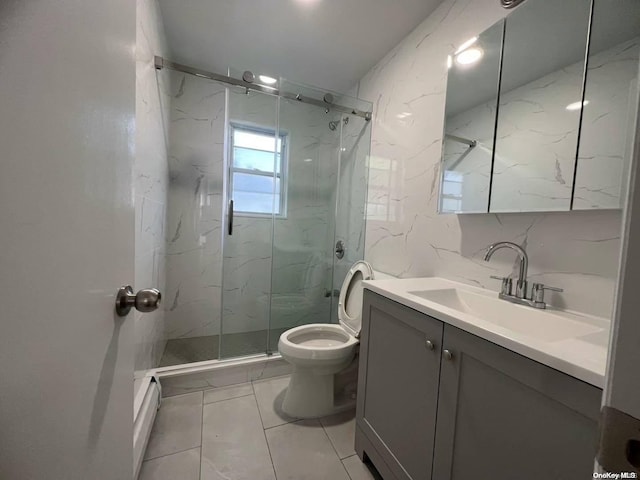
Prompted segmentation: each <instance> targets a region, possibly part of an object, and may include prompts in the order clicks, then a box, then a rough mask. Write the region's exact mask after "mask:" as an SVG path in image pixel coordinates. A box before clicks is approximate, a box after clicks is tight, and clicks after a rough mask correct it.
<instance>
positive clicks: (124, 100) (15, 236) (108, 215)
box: [0, 0, 135, 480]
mask: <svg viewBox="0 0 640 480" xmlns="http://www.w3.org/2000/svg"><path fill="white" fill-rule="evenodd" d="M134 44H135V2H132V1H130V0H109V1H98V0H84V1H77V0H56V1H51V0H1V1H0V478H2V479H16V480H18V479H19V480H29V479H47V480H58V479H65V480H66V479H82V480H89V479H91V480H93V479H95V480H110V479H127V480H130V479H131V475H132V473H131V470H132V467H131V466H132V430H133V411H132V410H133V392H132V379H133V339H132V337H133V332H132V321H133V319H132V318H129V319H126V318H124V319H121V318H119V317H117V316H115V314H114V302H115V293H116V290H117V289H118V287H119V286H120V285H121V284H126V283H131V282H133V278H134V277H133V276H134V270H133V260H134V258H133V252H134V248H133V247H134V245H133V239H134V233H133V228H134V220H133V219H134V209H133V196H132V185H131V184H132V182H131V176H132V164H133V158H134V136H135V131H134V129H135V122H134V89H135V65H134ZM130 317H133V314H130Z"/></svg>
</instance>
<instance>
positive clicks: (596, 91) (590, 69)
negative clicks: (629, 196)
mask: <svg viewBox="0 0 640 480" xmlns="http://www.w3.org/2000/svg"><path fill="white" fill-rule="evenodd" d="M639 55H640V1H638V0H595V2H594V8H593V19H592V24H591V41H590V45H589V62H588V64H587V83H586V89H585V97H584V98H585V100H584V111H583V113H582V127H581V130H580V148H579V150H578V164H577V170H576V182H575V183H576V185H575V192H574V196H573V208H574V209H575V210H580V209H583V210H584V209H594V208H621V207H622V199H623V198H624V197H625V192H624V190H625V188H626V178H627V177H628V175H627V173H628V167H629V164H630V158H631V147H632V142H633V127H634V123H635V122H634V118H633V114H634V113H635V112H634V111H633V109H632V108H630V107H631V106H633V105H637V86H638V78H637V77H638V57H639Z"/></svg>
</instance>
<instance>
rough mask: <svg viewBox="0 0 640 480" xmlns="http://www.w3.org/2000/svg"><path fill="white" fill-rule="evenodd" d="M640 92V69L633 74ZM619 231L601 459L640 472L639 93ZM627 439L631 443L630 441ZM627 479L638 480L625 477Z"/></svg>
mask: <svg viewBox="0 0 640 480" xmlns="http://www.w3.org/2000/svg"><path fill="white" fill-rule="evenodd" d="M637 79H638V80H637V81H638V88H637V90H636V91H640V72H639V75H638V77H637ZM637 100H638V104H637V107H636V108H637V110H636V119H635V121H636V126H635V129H633V131H635V132H636V138H635V142H634V151H633V155H632V159H633V162H632V167H631V175H630V177H631V178H630V183H629V189H628V192H629V197H628V200H627V205H626V208H625V215H624V217H623V219H624V226H623V231H622V254H621V261H620V273H619V278H618V288H617V292H616V304H615V307H614V312H613V313H614V315H613V324H612V334H611V339H610V342H609V343H610V345H609V359H608V364H607V377H606V385H605V389H604V396H603V407H604V408H603V417H602V419H601V424H600V429H601V439H600V452H599V460H601V461H603V464H604V465H607V466H609V467H610V468H609V470H610V471H614V472H619V471H625V472H633V473H636V475H637V474H638V473H640V374H639V373H638V368H639V366H640V321H639V320H640V316H639V315H638V312H639V311H640V295H638V289H639V288H640V129H639V127H640V97H639V98H638V99H637ZM629 440H635V442H632V443H629ZM627 478H638V477H637V476H636V477H632V476H630V477H627Z"/></svg>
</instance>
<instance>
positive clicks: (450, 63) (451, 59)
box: [447, 55, 453, 70]
mask: <svg viewBox="0 0 640 480" xmlns="http://www.w3.org/2000/svg"><path fill="white" fill-rule="evenodd" d="M451 67H453V57H452V56H451V55H447V70H449V69H450V68H451Z"/></svg>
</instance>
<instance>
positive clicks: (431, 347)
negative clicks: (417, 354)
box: [424, 339, 436, 350]
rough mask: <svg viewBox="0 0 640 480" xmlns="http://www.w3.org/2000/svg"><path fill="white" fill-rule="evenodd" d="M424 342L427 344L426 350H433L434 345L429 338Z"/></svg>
mask: <svg viewBox="0 0 640 480" xmlns="http://www.w3.org/2000/svg"><path fill="white" fill-rule="evenodd" d="M424 344H425V345H426V346H427V350H433V349H434V348H436V346H435V345H434V344H433V342H432V341H431V340H429V339H427V340H426V341H425V342H424Z"/></svg>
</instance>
